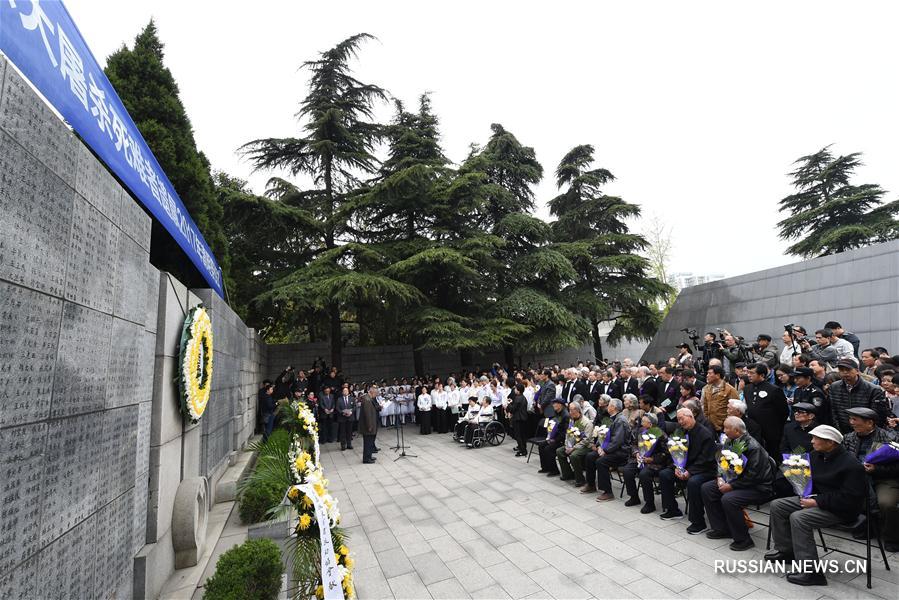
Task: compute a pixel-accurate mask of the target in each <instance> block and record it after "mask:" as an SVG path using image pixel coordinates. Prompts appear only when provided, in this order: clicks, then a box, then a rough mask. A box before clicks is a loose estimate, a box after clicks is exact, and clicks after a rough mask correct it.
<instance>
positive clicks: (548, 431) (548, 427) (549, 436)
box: [546, 417, 557, 441]
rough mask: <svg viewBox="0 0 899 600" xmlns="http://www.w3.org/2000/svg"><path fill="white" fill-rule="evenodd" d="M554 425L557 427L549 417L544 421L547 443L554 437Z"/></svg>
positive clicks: (554, 421)
mask: <svg viewBox="0 0 899 600" xmlns="http://www.w3.org/2000/svg"><path fill="white" fill-rule="evenodd" d="M556 425H557V423H556V420H555V419H550V418H549V417H547V419H546V440H547V441H549V440H551V439H553V437H554V436H553V431H555V429H556Z"/></svg>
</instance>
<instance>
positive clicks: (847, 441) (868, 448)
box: [843, 406, 899, 552]
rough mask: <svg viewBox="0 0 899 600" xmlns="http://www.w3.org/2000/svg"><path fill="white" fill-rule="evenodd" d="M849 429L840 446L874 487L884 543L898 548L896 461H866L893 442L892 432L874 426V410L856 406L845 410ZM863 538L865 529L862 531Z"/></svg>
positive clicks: (898, 470)
mask: <svg viewBox="0 0 899 600" xmlns="http://www.w3.org/2000/svg"><path fill="white" fill-rule="evenodd" d="M846 414H848V415H849V425H850V427H852V431H851V432H849V433H847V434H846V437H844V438H843V447H844V448H846V452H848V453H849V454H850V455H851V456H854V457H855V458H856V459H857V460H858V461H859V462H861V463H862V464H863V466H864V468H865V473H867V475H868V477H869V478H870V481H871V484H872V485H873V487H874V493H875V494H876V495H877V504H878V505H879V506H880V524H881V526H882V529H881V531H882V532H883V544H884V546H885V547H886V549H887V551H888V552H896V551H899V509H897V508H896V504H897V503H899V462H896V461H893V462H887V463H881V464H876V465H872V464H869V463H866V462H865V456H867V455H868V454H870V453H871V452H873V451H874V450H875V449H876V448H877V447H878V446H879V445H882V444H889V443H890V442H892V441H895V435H894V434H893V432H891V431H889V430H888V429H884V428H882V427H878V426H877V425H875V423H876V421H877V413H876V412H874V411H873V410H871V409H870V408H865V407H861V406H860V407H857V408H850V409H848V410H847V411H846ZM860 535H861V537H862V539H864V536H865V535H866V532H862V533H861V534H860Z"/></svg>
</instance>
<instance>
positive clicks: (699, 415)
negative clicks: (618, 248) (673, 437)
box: [668, 400, 717, 440]
mask: <svg viewBox="0 0 899 600" xmlns="http://www.w3.org/2000/svg"><path fill="white" fill-rule="evenodd" d="M681 408H686V409H688V410H689V411H690V412H691V413H693V418H694V419H695V420H696V422H697V423H699V424H700V425H702V426H703V427H705V428H706V429H708V430H709V433H711V434H712V437H715V439H716V440H717V437H716V436H715V428H714V427H713V426H712V424H711V423H710V422H709V420H708V419H706V418H705V414H703V412H702V405H701V404H700V403H699V400H687V401H686V402H684V405H683V406H682V407H681ZM675 422H676V421H675ZM675 429H677V427H675ZM672 431H673V430H672ZM672 431H669V432H668V433H671V432H672Z"/></svg>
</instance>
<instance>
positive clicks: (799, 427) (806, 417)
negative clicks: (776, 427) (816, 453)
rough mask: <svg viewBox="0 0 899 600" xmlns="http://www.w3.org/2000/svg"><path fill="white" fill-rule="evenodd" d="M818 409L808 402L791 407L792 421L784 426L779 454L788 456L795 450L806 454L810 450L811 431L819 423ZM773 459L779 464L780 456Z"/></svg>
mask: <svg viewBox="0 0 899 600" xmlns="http://www.w3.org/2000/svg"><path fill="white" fill-rule="evenodd" d="M817 413H818V407H817V406H815V405H814V404H811V403H810V402H797V403H796V404H794V405H793V420H792V421H790V422H789V423H787V424H786V425H785V426H784V435H783V438H781V440H780V452H781V455H783V454H790V453H792V452H793V450H795V449H796V448H802V449H803V451H805V452H808V451H809V450H811V448H812V436H811V431H812V429H814V428H815V427H817V426H818V425H820V424H821V423H819V422H818V414H817ZM774 459H775V460H776V461H777V462H778V464H780V463H781V462H782V457H781V456H775V457H774Z"/></svg>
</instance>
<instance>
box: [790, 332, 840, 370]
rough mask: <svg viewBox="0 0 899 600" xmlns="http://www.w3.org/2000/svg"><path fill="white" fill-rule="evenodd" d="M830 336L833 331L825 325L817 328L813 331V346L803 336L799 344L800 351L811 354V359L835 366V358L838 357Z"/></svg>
mask: <svg viewBox="0 0 899 600" xmlns="http://www.w3.org/2000/svg"><path fill="white" fill-rule="evenodd" d="M832 336H833V331H831V330H830V329H827V328H826V327H825V328H824V329H819V330H817V331H816V332H815V345H814V346H813V345H812V344H811V342H809V341H808V339H805V338H803V339H802V341H800V342H799V344H800V346H802V351H803V352H807V353H808V354H809V355H811V357H812V359H814V360H817V361H819V362H822V363H827V364H828V365H830V366H831V367H835V366H836V364H837V360H839V359H838V354H837V350H836V348H834V347H833V346H832V345H831V343H830V338H831V337H832Z"/></svg>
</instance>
